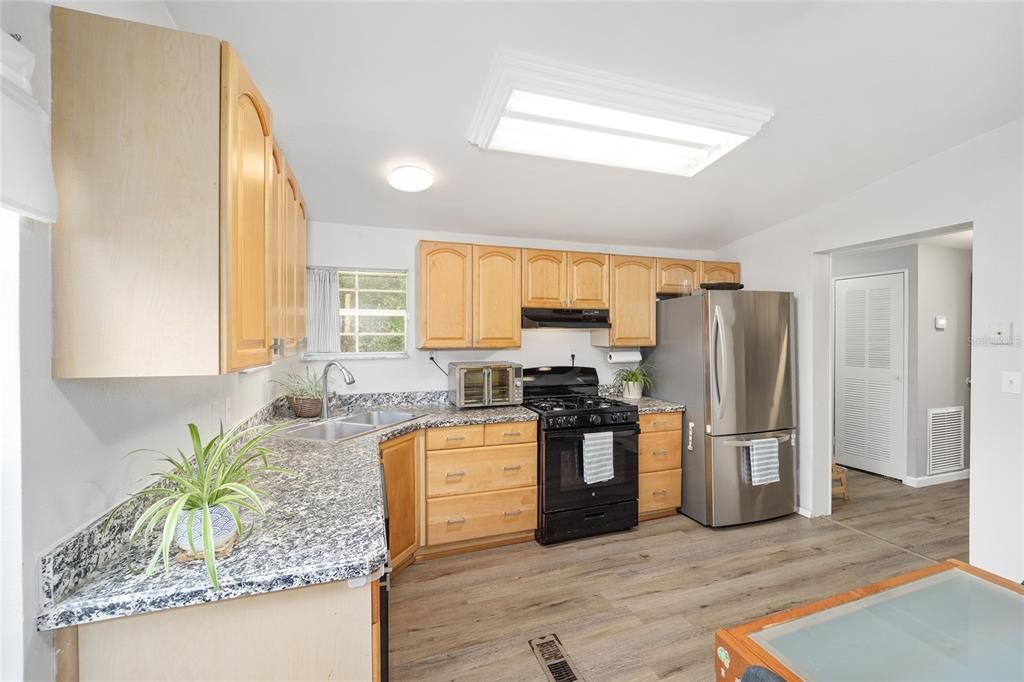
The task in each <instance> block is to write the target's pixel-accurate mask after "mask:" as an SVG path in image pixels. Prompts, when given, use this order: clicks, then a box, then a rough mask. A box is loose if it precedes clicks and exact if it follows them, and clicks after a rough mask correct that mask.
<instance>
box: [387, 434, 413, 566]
mask: <svg viewBox="0 0 1024 682" xmlns="http://www.w3.org/2000/svg"><path fill="white" fill-rule="evenodd" d="M417 439H418V433H417V432H413V433H410V434H407V435H404V436H399V437H398V438H394V439H392V440H389V441H385V442H383V443H381V446H380V457H381V462H382V463H383V464H384V482H385V485H386V486H387V492H388V528H389V532H390V534H389V537H388V551H389V552H390V553H391V567H392V569H393V570H399V569H401V568H402V567H404V566H405V565H406V564H407V563H409V562H410V561H412V559H413V555H414V554H415V553H416V550H417V549H419V547H420V536H419V529H420V523H419V500H420V488H421V482H420V481H421V478H422V477H421V475H420V470H419V455H418V449H417V447H416V444H417Z"/></svg>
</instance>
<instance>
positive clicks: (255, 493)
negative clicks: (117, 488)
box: [107, 422, 290, 590]
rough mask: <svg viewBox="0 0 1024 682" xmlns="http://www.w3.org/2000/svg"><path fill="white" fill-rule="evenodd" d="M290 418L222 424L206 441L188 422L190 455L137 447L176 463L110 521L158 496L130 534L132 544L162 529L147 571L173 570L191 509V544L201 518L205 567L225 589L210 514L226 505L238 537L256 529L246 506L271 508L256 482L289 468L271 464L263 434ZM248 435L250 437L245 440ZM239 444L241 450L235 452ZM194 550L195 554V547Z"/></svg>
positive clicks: (254, 509)
mask: <svg viewBox="0 0 1024 682" xmlns="http://www.w3.org/2000/svg"><path fill="white" fill-rule="evenodd" d="M289 423H290V422H285V423H282V424H278V425H276V426H273V427H269V428H267V427H263V426H255V427H250V428H240V427H236V428H234V429H232V430H230V431H228V432H227V433H224V430H223V428H221V431H220V433H219V434H217V435H216V436H214V437H213V438H211V439H210V441H209V442H208V443H206V444H205V445H204V444H203V441H202V439H201V438H200V435H199V429H198V428H197V427H196V425H195V424H189V425H188V432H189V437H190V440H191V446H192V452H191V456H189V455H186V454H185V453H184V452H183V451H182V450H181V449H179V450H178V457H176V458H174V457H168V456H166V455H164V454H163V453H162V452H159V451H157V450H136V451H135V452H153V453H156V454H158V455H160V456H161V459H163V460H164V461H166V462H169V463H170V465H171V469H170V471H167V472H162V473H154V474H152V476H153V477H154V478H156V479H157V482H156V483H155V484H154V485H152V486H150V487H149V488H146V489H145V490H141V491H139V492H137V493H135V494H133V495H132V496H131V497H130V498H129V499H128V500H126V501H125V502H123V503H122V504H121V505H118V506H117V507H115V508H114V510H113V511H111V512H110V516H108V518H107V523H110V520H111V518H113V516H114V514H115V513H116V512H117V511H118V510H119V509H120V508H121V507H122V506H124V505H125V504H128V503H130V502H131V501H133V500H137V499H140V498H141V499H146V500H153V501H152V502H151V503H150V504H149V506H148V507H146V509H145V510H144V511H143V512H142V513H141V514H140V515H139V518H138V519H137V520H136V522H135V525H134V526H133V527H132V530H131V533H130V534H129V543H131V542H133V541H134V540H135V539H137V538H146V537H150V536H151V535H152V534H153V532H154V530H156V529H157V528H158V527H159V528H160V543H159V545H158V546H157V548H156V550H155V551H154V552H153V556H152V557H151V558H150V560H149V564H148V565H147V566H146V568H145V573H146V574H147V575H148V574H151V573H152V572H153V571H154V570H155V569H156V567H157V565H158V564H159V562H160V560H161V559H163V566H164V571H167V570H169V569H170V552H171V544H172V543H173V542H174V531H175V527H176V526H177V525H178V522H179V520H180V518H181V516H182V513H183V512H187V513H188V520H187V523H188V526H187V527H188V530H189V532H188V536H189V544H190V545H191V544H192V532H191V529H192V528H193V527H194V526H193V524H194V523H195V520H196V518H200V519H202V528H203V547H202V552H203V558H204V560H205V561H206V570H207V573H208V574H209V576H210V582H211V583H212V584H213V587H214V589H217V590H219V589H220V583H219V582H218V580H217V564H216V557H215V554H214V531H213V525H212V521H211V518H210V508H211V507H216V506H218V505H220V506H223V507H224V508H226V509H227V510H228V512H230V514H231V516H232V518H233V519H234V521H235V526H236V528H237V532H238V534H239V537H241V538H242V539H245V538H247V537H248V536H249V535H250V534H251V533H252V528H251V526H250V528H249V529H248V531H246V528H245V526H244V525H243V523H242V514H241V511H242V510H243V509H247V510H249V511H250V512H252V513H253V514H255V515H258V516H264V515H266V508H265V507H264V505H263V502H262V500H261V498H266V497H269V495H268V494H267V492H266V491H264V490H261V489H260V488H258V487H257V486H256V482H255V479H256V477H257V475H258V474H260V473H266V472H285V470H284V469H280V468H278V467H273V466H270V464H269V457H270V456H271V455H272V454H273V452H272V451H271V450H270V449H269V448H267V447H265V446H264V445H261V442H262V441H263V439H264V438H266V437H267V436H269V435H271V434H272V433H274V432H276V431H278V430H280V429H282V428H284V427H285V426H288V425H289ZM246 438H248V440H246ZM236 447H237V450H236ZM191 550H192V552H193V553H196V547H194V546H192V547H191Z"/></svg>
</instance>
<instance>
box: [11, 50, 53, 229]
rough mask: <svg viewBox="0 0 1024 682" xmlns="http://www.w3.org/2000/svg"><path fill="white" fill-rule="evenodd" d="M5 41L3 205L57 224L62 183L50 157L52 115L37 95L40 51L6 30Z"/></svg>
mask: <svg viewBox="0 0 1024 682" xmlns="http://www.w3.org/2000/svg"><path fill="white" fill-rule="evenodd" d="M0 39H2V40H3V43H2V48H3V49H2V50H0V93H2V98H0V120H2V132H0V136H2V137H0V147H2V149H3V154H2V156H3V161H2V165H0V206H3V208H6V209H8V210H10V211H13V212H14V213H20V214H21V215H23V216H27V217H29V218H32V219H34V220H38V221H41V222H44V223H53V222H56V221H57V186H56V184H55V183H54V180H53V165H52V164H51V161H50V117H49V116H48V115H47V113H46V112H45V111H44V110H43V108H42V107H41V106H39V103H38V102H36V100H35V98H33V97H32V85H31V78H32V71H33V69H34V68H35V62H36V59H35V55H33V54H32V53H31V52H30V51H29V50H28V48H27V47H25V46H24V45H22V44H21V43H19V42H18V41H17V40H15V39H14V38H12V37H11V36H10V35H8V34H7V32H6V31H4V32H0Z"/></svg>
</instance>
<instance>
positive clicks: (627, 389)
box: [622, 381, 644, 400]
mask: <svg viewBox="0 0 1024 682" xmlns="http://www.w3.org/2000/svg"><path fill="white" fill-rule="evenodd" d="M643 395H644V385H643V384H641V383H640V382H639V381H623V382H622V397H623V398H624V399H625V400H640V398H642V397H643Z"/></svg>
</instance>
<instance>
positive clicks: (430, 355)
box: [427, 350, 437, 362]
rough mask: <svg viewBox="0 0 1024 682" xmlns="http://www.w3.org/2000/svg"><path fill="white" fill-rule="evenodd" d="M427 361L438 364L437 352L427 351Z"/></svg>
mask: <svg viewBox="0 0 1024 682" xmlns="http://www.w3.org/2000/svg"><path fill="white" fill-rule="evenodd" d="M427 360H431V361H433V362H437V351H433V350H431V351H427Z"/></svg>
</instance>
